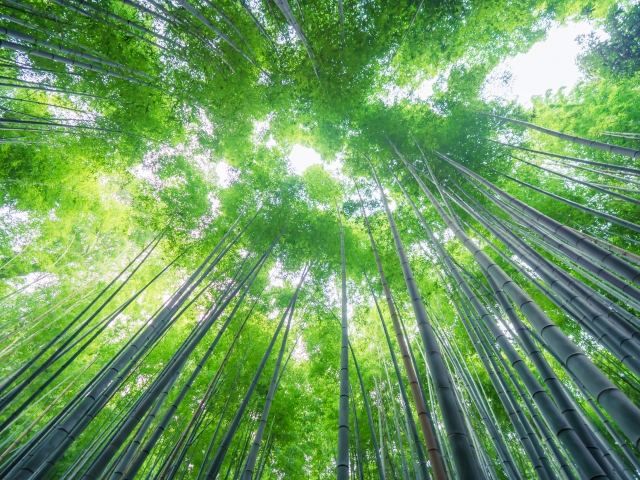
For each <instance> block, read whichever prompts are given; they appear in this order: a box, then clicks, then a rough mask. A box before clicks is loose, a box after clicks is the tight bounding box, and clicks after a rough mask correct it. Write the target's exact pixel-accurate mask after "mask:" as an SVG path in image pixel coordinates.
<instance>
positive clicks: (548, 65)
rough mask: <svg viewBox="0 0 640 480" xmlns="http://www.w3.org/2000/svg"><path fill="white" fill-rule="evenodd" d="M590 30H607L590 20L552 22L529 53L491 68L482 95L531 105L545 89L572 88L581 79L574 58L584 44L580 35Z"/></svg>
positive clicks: (487, 98)
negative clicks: (532, 99) (542, 37)
mask: <svg viewBox="0 0 640 480" xmlns="http://www.w3.org/2000/svg"><path fill="white" fill-rule="evenodd" d="M590 33H596V35H597V36H598V37H600V38H606V33H605V32H604V31H603V30H601V29H598V28H597V27H596V26H595V25H594V24H593V23H591V22H587V21H580V22H570V23H567V24H564V25H557V24H556V25H554V26H553V27H552V28H551V29H549V31H548V32H547V36H546V38H545V39H544V40H542V41H540V42H538V43H536V44H534V45H533V46H532V47H531V48H530V49H529V51H528V52H526V53H521V54H518V55H516V56H514V57H510V58H507V59H506V60H504V61H503V62H502V63H500V64H499V65H498V66H496V68H494V70H493V71H492V72H491V73H490V74H489V76H488V77H487V80H486V81H485V84H484V86H483V91H482V96H483V98H484V99H485V100H504V101H516V102H518V103H519V104H521V105H523V106H525V107H530V106H531V98H532V97H534V96H537V95H544V94H545V92H546V91H547V90H552V91H557V90H559V89H561V88H563V87H564V88H572V87H574V86H575V85H576V84H577V83H578V82H579V81H580V80H582V78H583V74H582V72H581V71H580V68H579V66H578V63H577V59H578V55H580V54H581V53H583V52H584V50H585V47H584V46H583V45H581V44H580V43H579V37H580V36H582V35H588V34H590Z"/></svg>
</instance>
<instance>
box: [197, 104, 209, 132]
mask: <svg viewBox="0 0 640 480" xmlns="http://www.w3.org/2000/svg"><path fill="white" fill-rule="evenodd" d="M198 119H199V120H200V125H199V127H200V128H201V129H202V130H203V131H204V132H205V133H207V134H209V135H213V122H212V121H211V120H209V117H207V114H206V113H205V111H204V109H202V108H199V109H198Z"/></svg>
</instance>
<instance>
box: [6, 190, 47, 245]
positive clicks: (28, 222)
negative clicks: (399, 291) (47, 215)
mask: <svg viewBox="0 0 640 480" xmlns="http://www.w3.org/2000/svg"><path fill="white" fill-rule="evenodd" d="M39 226H40V222H39V221H37V220H36V219H34V218H33V217H32V215H31V214H30V213H29V212H28V211H27V210H19V209H18V208H16V206H15V202H12V203H8V204H5V205H2V206H0V232H1V233H3V234H4V235H6V236H7V238H8V239H9V244H10V246H11V250H13V252H14V253H20V252H21V251H22V250H24V248H25V247H26V246H27V245H29V244H30V243H31V242H33V241H34V240H35V239H36V238H38V236H39V235H40V230H39Z"/></svg>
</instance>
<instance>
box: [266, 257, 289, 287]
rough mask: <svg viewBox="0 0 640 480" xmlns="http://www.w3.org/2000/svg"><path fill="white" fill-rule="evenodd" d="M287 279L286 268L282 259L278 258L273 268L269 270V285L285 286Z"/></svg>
mask: <svg viewBox="0 0 640 480" xmlns="http://www.w3.org/2000/svg"><path fill="white" fill-rule="evenodd" d="M285 279H286V276H285V272H284V268H283V265H282V263H280V260H276V263H275V265H274V266H273V267H271V270H269V285H271V286H272V287H283V286H284V281H285Z"/></svg>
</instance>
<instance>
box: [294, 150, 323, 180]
mask: <svg viewBox="0 0 640 480" xmlns="http://www.w3.org/2000/svg"><path fill="white" fill-rule="evenodd" d="M288 161H289V169H290V170H291V171H292V172H293V173H295V174H296V175H302V174H303V173H304V171H305V170H306V169H307V168H309V167H310V166H311V165H318V164H321V163H322V158H321V157H320V154H319V153H318V152H316V151H315V150H314V149H313V148H310V147H305V146H304V145H299V144H296V145H294V146H293V148H292V149H291V153H290V154H289V157H288Z"/></svg>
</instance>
